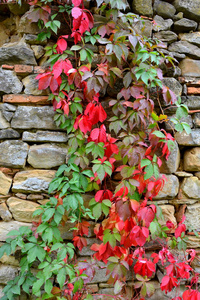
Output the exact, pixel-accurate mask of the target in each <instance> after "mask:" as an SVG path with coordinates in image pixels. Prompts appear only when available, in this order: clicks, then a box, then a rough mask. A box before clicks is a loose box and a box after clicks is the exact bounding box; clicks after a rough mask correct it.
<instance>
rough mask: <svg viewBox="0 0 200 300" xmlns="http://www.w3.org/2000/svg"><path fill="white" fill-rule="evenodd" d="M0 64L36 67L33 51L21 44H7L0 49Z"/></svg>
mask: <svg viewBox="0 0 200 300" xmlns="http://www.w3.org/2000/svg"><path fill="white" fill-rule="evenodd" d="M0 64H22V65H23V64H24V65H37V63H36V60H35V56H34V52H33V50H32V49H31V48H30V46H28V45H27V44H25V43H23V42H19V43H8V44H6V45H4V46H3V47H1V48H0ZM7 72H8V71H7ZM5 78H6V76H5ZM20 92H21V91H20ZM12 93H15V92H12ZM16 93H18V92H16Z"/></svg>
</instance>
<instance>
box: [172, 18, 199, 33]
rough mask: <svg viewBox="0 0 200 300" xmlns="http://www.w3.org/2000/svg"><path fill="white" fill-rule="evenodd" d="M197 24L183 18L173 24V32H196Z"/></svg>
mask: <svg viewBox="0 0 200 300" xmlns="http://www.w3.org/2000/svg"><path fill="white" fill-rule="evenodd" d="M196 28H197V23H196V22H195V21H192V20H189V19H186V18H183V19H180V20H178V21H176V22H175V23H174V31H175V32H189V31H191V30H196Z"/></svg>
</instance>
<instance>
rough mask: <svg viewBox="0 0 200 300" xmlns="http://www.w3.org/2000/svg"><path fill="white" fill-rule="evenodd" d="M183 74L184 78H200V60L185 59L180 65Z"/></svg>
mask: <svg viewBox="0 0 200 300" xmlns="http://www.w3.org/2000/svg"><path fill="white" fill-rule="evenodd" d="M179 67H180V69H181V72H182V76H193V77H199V74H200V60H193V59H190V58H185V59H183V60H182V62H181V63H180V64H179Z"/></svg>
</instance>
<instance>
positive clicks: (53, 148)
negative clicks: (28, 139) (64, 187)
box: [28, 144, 67, 169]
mask: <svg viewBox="0 0 200 300" xmlns="http://www.w3.org/2000/svg"><path fill="white" fill-rule="evenodd" d="M66 155H67V147H66V146H65V145H62V146H61V145H57V144H42V145H34V146H31V147H30V149H29V153H28V163H29V164H30V165H31V166H32V167H33V168H38V169H51V168H54V167H57V166H60V165H62V164H64V163H65V161H66Z"/></svg>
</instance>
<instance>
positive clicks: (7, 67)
mask: <svg viewBox="0 0 200 300" xmlns="http://www.w3.org/2000/svg"><path fill="white" fill-rule="evenodd" d="M2 69H6V70H13V69H14V66H9V65H2Z"/></svg>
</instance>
